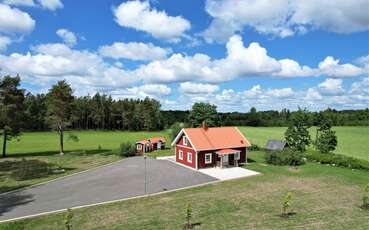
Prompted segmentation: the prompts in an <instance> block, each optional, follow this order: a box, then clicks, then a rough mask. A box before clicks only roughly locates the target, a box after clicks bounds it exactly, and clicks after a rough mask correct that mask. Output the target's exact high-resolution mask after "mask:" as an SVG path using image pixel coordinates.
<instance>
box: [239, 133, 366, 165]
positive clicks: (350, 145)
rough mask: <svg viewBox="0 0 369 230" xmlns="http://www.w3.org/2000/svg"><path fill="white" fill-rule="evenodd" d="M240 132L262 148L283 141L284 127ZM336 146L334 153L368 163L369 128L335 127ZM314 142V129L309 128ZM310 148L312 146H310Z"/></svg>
mask: <svg viewBox="0 0 369 230" xmlns="http://www.w3.org/2000/svg"><path fill="white" fill-rule="evenodd" d="M239 128H240V131H241V132H242V133H243V134H244V135H245V136H246V137H247V138H248V139H249V140H250V141H251V143H253V144H257V145H258V146H260V147H263V146H264V145H265V143H266V141H267V140H268V139H277V140H282V139H284V132H285V131H286V129H287V128H286V127H239ZM333 130H334V131H336V135H337V139H338V145H337V149H336V150H335V153H338V154H343V155H346V156H350V157H356V158H360V159H363V160H367V161H369V126H337V127H333ZM310 135H311V138H312V139H313V140H314V139H315V135H316V127H312V128H310ZM310 147H311V148H312V146H310Z"/></svg>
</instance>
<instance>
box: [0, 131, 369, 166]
mask: <svg viewBox="0 0 369 230" xmlns="http://www.w3.org/2000/svg"><path fill="white" fill-rule="evenodd" d="M240 130H241V132H243V133H244V135H245V136H246V138H247V139H248V140H250V142H251V143H253V144H257V145H258V146H261V147H262V146H264V145H265V143H266V141H267V140H268V139H283V136H284V132H285V130H286V127H240ZM334 130H335V131H336V134H337V138H338V146H337V149H336V151H335V153H339V154H343V155H347V156H352V157H356V158H360V159H364V160H369V126H340V127H334ZM315 132H316V128H315V127H312V128H311V129H310V134H311V137H312V138H313V139H314V138H315ZM71 133H73V134H75V135H77V136H78V137H79V141H78V142H73V141H71V140H68V132H66V135H65V136H66V138H65V140H66V141H65V149H66V151H78V150H79V151H81V150H97V149H104V150H107V151H111V150H114V149H118V148H119V145H120V143H122V142H125V141H130V142H135V141H137V140H140V139H143V138H148V137H152V136H165V137H167V139H168V140H169V141H168V142H169V143H168V144H167V146H169V145H170V138H169V137H170V135H169V133H170V132H169V130H164V131H161V132H128V131H124V132H121V131H73V132H71ZM58 141H59V139H58V134H57V133H56V132H27V133H24V134H23V135H22V136H21V137H20V138H19V141H18V140H13V141H11V142H9V144H8V152H9V153H10V154H9V155H10V156H22V155H24V156H29V155H30V154H35V155H37V154H39V153H42V152H44V153H51V152H54V153H57V152H58ZM0 145H2V140H0Z"/></svg>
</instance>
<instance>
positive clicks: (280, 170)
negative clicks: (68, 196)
mask: <svg viewBox="0 0 369 230" xmlns="http://www.w3.org/2000/svg"><path fill="white" fill-rule="evenodd" d="M250 155H251V156H250V157H251V158H252V159H253V160H254V162H253V163H251V164H250V165H248V166H247V168H250V169H253V170H256V171H259V172H262V173H263V175H261V176H255V177H250V178H244V179H238V180H233V181H226V182H221V183H217V184H212V185H207V186H203V187H198V188H194V189H189V190H183V191H177V192H172V193H167V194H163V195H159V196H152V197H148V198H140V199H135V200H129V201H123V202H117V203H114V204H109V205H100V206H95V207H89V208H84V209H78V210H74V218H73V224H74V229H183V224H184V223H185V212H186V204H187V202H190V203H191V204H192V209H193V223H197V226H196V228H195V229H368V228H369V213H368V211H366V210H363V209H361V208H360V207H359V206H360V204H361V198H362V195H363V191H362V188H363V187H364V185H365V184H366V183H367V182H368V178H369V173H368V172H367V171H361V170H350V169H346V168H338V167H330V166H324V165H320V164H316V163H308V164H306V165H304V166H301V167H299V168H298V170H290V168H289V167H287V166H286V167H281V166H268V165H265V164H264V162H263V157H262V156H263V153H262V152H252V153H251V154H250ZM288 191H291V192H293V198H292V205H291V210H290V211H291V212H294V213H296V214H295V215H294V216H292V217H290V218H287V219H284V218H281V217H280V216H279V215H280V213H281V204H280V203H281V201H282V198H283V196H284V195H285V194H286V193H287V192H288ZM64 215H65V213H60V214H52V215H47V216H40V217H36V218H32V219H25V220H21V221H17V222H13V223H7V224H3V225H0V229H64V225H63V223H64V222H63V220H64Z"/></svg>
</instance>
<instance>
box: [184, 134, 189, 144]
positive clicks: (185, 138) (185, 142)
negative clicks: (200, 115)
mask: <svg viewBox="0 0 369 230" xmlns="http://www.w3.org/2000/svg"><path fill="white" fill-rule="evenodd" d="M187 144H188V138H187V137H186V135H183V145H185V146H187Z"/></svg>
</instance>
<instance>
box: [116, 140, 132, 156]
mask: <svg viewBox="0 0 369 230" xmlns="http://www.w3.org/2000/svg"><path fill="white" fill-rule="evenodd" d="M119 154H120V155H121V156H124V157H132V156H135V155H136V147H135V145H134V144H132V143H130V142H123V143H121V144H120V152H119Z"/></svg>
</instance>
